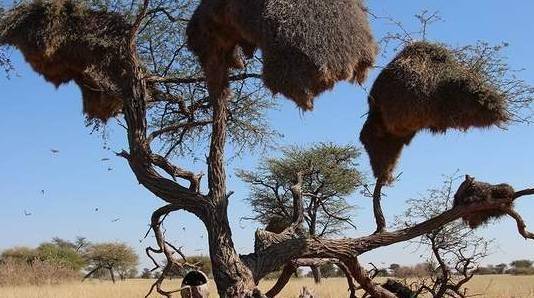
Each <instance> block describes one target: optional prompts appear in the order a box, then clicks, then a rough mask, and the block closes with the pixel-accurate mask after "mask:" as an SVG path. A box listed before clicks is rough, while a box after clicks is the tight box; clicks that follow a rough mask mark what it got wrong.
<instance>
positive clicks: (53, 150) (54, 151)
mask: <svg viewBox="0 0 534 298" xmlns="http://www.w3.org/2000/svg"><path fill="white" fill-rule="evenodd" d="M50 152H52V153H54V154H58V153H59V150H57V149H50Z"/></svg>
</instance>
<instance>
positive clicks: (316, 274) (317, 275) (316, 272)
mask: <svg viewBox="0 0 534 298" xmlns="http://www.w3.org/2000/svg"><path fill="white" fill-rule="evenodd" d="M310 268H311V272H312V275H313V281H315V283H316V284H318V283H321V278H322V276H321V268H319V266H310Z"/></svg>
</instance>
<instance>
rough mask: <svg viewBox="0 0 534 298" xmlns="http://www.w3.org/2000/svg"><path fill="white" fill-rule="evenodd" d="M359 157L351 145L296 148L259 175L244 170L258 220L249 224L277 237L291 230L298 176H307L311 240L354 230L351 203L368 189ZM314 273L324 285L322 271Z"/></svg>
mask: <svg viewBox="0 0 534 298" xmlns="http://www.w3.org/2000/svg"><path fill="white" fill-rule="evenodd" d="M359 156H360V151H359V150H358V149H357V148H356V147H354V146H351V145H347V146H339V145H335V144H331V143H320V144H316V145H313V146H311V147H309V148H302V147H297V146H292V147H288V148H285V149H284V150H283V151H282V156H281V157H279V158H267V159H265V160H263V162H262V163H261V165H260V166H259V167H258V168H257V169H256V170H255V171H244V170H240V171H238V173H237V174H238V176H239V177H240V178H241V179H242V180H243V181H245V182H246V183H247V184H249V186H250V189H251V191H250V194H249V197H248V198H247V201H248V202H249V204H250V206H251V207H252V210H253V211H254V216H252V217H249V218H247V219H252V220H255V221H258V222H260V223H262V224H263V225H265V226H266V230H267V231H270V232H274V233H280V232H281V231H283V230H284V229H285V228H287V227H288V226H289V225H290V223H291V220H292V217H293V205H292V204H293V197H292V193H291V187H292V186H293V181H294V177H295V176H296V175H297V173H301V174H302V196H303V199H304V223H305V225H304V227H305V233H306V234H308V235H309V236H310V237H325V236H332V235H338V234H340V233H341V232H342V231H343V230H344V229H345V228H346V227H347V226H349V225H351V226H354V225H353V224H352V222H351V220H350V214H351V211H352V210H353V209H354V208H353V207H352V206H351V204H349V203H348V202H347V200H346V198H347V196H349V195H350V194H352V193H354V192H355V191H356V190H357V188H358V187H360V186H362V184H363V180H364V178H363V175H362V174H361V172H360V171H359V170H358V164H357V162H356V160H357V158H358V157H359ZM323 266H326V265H323ZM311 268H312V272H313V276H314V278H315V281H316V282H319V281H320V279H321V271H320V269H319V267H317V266H312V267H311ZM325 268H326V267H325ZM291 273H293V272H291Z"/></svg>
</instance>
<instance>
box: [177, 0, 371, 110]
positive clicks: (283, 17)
mask: <svg viewBox="0 0 534 298" xmlns="http://www.w3.org/2000/svg"><path fill="white" fill-rule="evenodd" d="M187 34H188V42H189V47H190V49H191V50H192V51H193V52H194V53H195V54H196V55H197V56H198V57H199V59H200V62H201V64H202V65H203V67H204V70H205V71H206V68H207V65H208V64H209V63H213V62H210V61H215V60H216V61H219V62H220V61H222V62H223V63H224V64H225V65H226V66H227V67H228V68H230V67H232V65H238V64H239V63H238V61H239V59H240V55H238V54H237V53H236V50H235V48H236V47H240V48H241V50H242V51H238V52H242V53H243V54H245V56H249V57H250V56H252V54H253V53H254V49H255V48H259V49H261V51H262V55H263V65H264V67H263V80H264V82H265V85H266V86H267V87H268V88H269V89H270V90H271V91H272V92H273V93H281V94H282V95H284V96H286V97H288V98H289V99H291V100H293V101H294V102H295V103H296V104H297V105H298V106H299V107H301V108H302V109H304V110H310V109H312V108H313V98H314V97H316V96H317V95H318V94H320V93H321V92H323V91H325V90H328V89H330V88H332V87H333V86H334V84H335V83H336V82H338V81H342V80H349V81H356V82H359V83H361V82H363V81H364V80H365V78H366V76H367V71H368V69H369V67H370V66H372V64H373V62H374V59H375V56H376V54H377V46H376V44H375V42H374V40H373V36H372V34H371V30H370V28H369V24H368V20H367V15H366V13H365V11H364V7H363V4H362V2H361V1H360V0H302V1H290V0H229V1H222V0H202V1H201V3H200V5H199V6H198V8H197V9H196V11H195V13H194V15H193V17H192V19H191V21H190V23H189V25H188V29H187ZM214 58H215V60H214ZM206 75H207V76H208V75H209V73H207V74H206Z"/></svg>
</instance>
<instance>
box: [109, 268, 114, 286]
mask: <svg viewBox="0 0 534 298" xmlns="http://www.w3.org/2000/svg"><path fill="white" fill-rule="evenodd" d="M108 270H109V276H111V281H113V283H115V273H113V268H112V267H109V268H108Z"/></svg>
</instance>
